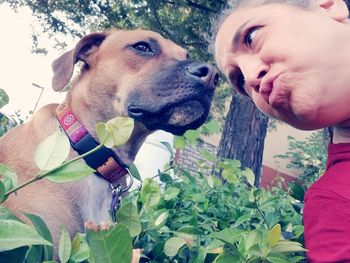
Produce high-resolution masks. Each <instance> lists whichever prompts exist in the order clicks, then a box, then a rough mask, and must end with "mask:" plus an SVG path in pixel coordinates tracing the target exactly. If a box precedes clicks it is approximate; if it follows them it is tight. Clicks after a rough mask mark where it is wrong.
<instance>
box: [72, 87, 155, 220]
mask: <svg viewBox="0 0 350 263" xmlns="http://www.w3.org/2000/svg"><path fill="white" fill-rule="evenodd" d="M77 97H79V98H77ZM73 98H74V103H72V100H73ZM95 100H96V98H93V99H92V98H86V94H84V93H80V92H79V89H78V87H75V88H72V89H71V91H70V92H69V93H68V95H67V98H66V103H67V105H68V106H69V107H70V108H71V110H72V112H73V113H74V115H76V116H77V118H78V119H79V120H80V123H81V124H82V125H84V127H85V128H86V129H87V130H88V131H89V133H90V134H91V135H92V136H93V137H94V138H95V139H96V140H97V141H98V139H97V136H96V130H95V129H96V128H95V127H96V124H97V122H96V121H95V120H100V121H108V120H109V119H111V118H114V117H117V116H113V112H115V110H113V109H112V107H113V103H112V102H107V103H103V106H104V108H103V110H102V109H99V108H96V107H97V106H96V105H100V104H101V103H96V102H95ZM91 109H94V110H93V111H92V110H91ZM87 112H89V114H90V115H87V114H85V113H87ZM106 112H108V114H106ZM103 113H104V114H103ZM91 114H95V116H91ZM114 114H115V113H114ZM149 134H150V132H149V131H148V130H147V129H146V128H145V127H144V126H143V125H142V124H140V123H135V128H134V130H133V132H132V135H131V137H130V139H129V140H128V142H127V143H126V144H124V145H123V146H121V147H118V148H114V149H113V151H114V152H115V153H116V155H117V156H118V158H119V159H120V160H121V161H122V163H123V164H125V165H126V166H129V165H130V164H131V163H132V162H133V161H134V159H135V157H136V154H137V152H138V150H139V148H140V147H141V145H142V143H143V142H144V140H145V139H146V137H147V136H148V135H149ZM122 181H123V182H121V183H122V184H125V179H122ZM81 184H83V185H79V186H78V187H79V189H85V191H83V192H81V191H80V192H81V193H80V194H81V196H80V198H78V199H80V200H81V202H79V206H80V209H81V216H82V221H83V222H86V221H89V220H91V221H94V222H101V221H108V220H109V219H110V217H109V213H108V211H109V206H110V202H111V199H112V189H111V187H110V184H109V182H108V181H106V180H105V179H102V178H101V177H98V176H96V175H95V174H91V175H90V176H88V177H87V178H86V179H85V180H82V182H81ZM77 192H78V191H77Z"/></svg>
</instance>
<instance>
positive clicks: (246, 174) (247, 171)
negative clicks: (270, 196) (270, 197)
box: [242, 168, 255, 185]
mask: <svg viewBox="0 0 350 263" xmlns="http://www.w3.org/2000/svg"><path fill="white" fill-rule="evenodd" d="M242 175H243V176H244V177H245V178H246V179H247V181H248V183H249V184H250V185H254V181H255V175H254V172H253V171H252V170H251V169H249V168H245V169H244V171H242Z"/></svg>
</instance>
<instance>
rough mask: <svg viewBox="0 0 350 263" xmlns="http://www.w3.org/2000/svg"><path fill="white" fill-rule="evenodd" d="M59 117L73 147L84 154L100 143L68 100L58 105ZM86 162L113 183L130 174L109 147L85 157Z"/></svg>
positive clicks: (80, 153) (97, 173) (57, 112)
mask: <svg viewBox="0 0 350 263" xmlns="http://www.w3.org/2000/svg"><path fill="white" fill-rule="evenodd" d="M56 114H57V118H58V121H59V123H60V126H61V128H62V129H63V130H64V131H65V133H66V134H67V136H68V138H69V141H70V144H71V145H72V148H73V149H74V150H75V151H76V152H77V153H78V154H79V155H82V154H84V153H86V152H88V151H90V150H92V149H94V148H95V147H97V146H98V145H99V143H98V142H97V141H96V140H95V139H94V138H93V137H92V136H91V134H90V133H89V132H88V130H87V129H86V128H85V127H84V125H82V124H81V123H80V122H79V120H78V118H77V116H76V115H75V114H74V113H73V111H72V110H71V109H70V107H69V106H68V105H67V103H66V102H63V103H62V104H60V105H59V106H58V107H57V110H56ZM84 160H85V162H86V163H87V165H89V166H90V167H91V168H93V169H95V170H96V172H95V174H96V175H98V176H100V177H102V178H104V179H106V180H107V181H108V182H110V183H111V184H113V183H115V182H117V181H118V180H120V179H121V178H122V177H124V176H125V175H127V174H128V170H127V167H126V166H125V165H121V162H120V160H119V159H118V157H117V155H116V154H115V153H114V152H113V151H112V150H111V149H109V148H107V147H104V146H103V147H102V148H100V149H99V150H97V151H95V152H93V153H92V154H89V155H88V156H86V157H84Z"/></svg>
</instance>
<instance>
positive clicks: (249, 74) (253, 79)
mask: <svg viewBox="0 0 350 263" xmlns="http://www.w3.org/2000/svg"><path fill="white" fill-rule="evenodd" d="M241 71H242V73H243V75H244V78H245V81H246V85H247V86H248V87H251V88H252V89H253V90H254V91H255V92H259V89H260V83H261V80H262V78H263V77H264V76H265V75H266V74H267V72H268V66H267V65H266V64H264V63H262V62H261V61H259V60H248V61H246V63H244V65H243V66H242V67H241Z"/></svg>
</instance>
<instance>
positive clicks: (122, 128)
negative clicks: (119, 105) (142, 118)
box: [107, 117, 134, 147]
mask: <svg viewBox="0 0 350 263" xmlns="http://www.w3.org/2000/svg"><path fill="white" fill-rule="evenodd" d="M107 125H109V127H111V129H112V133H113V138H114V145H115V146H116V147H119V146H121V145H123V144H125V143H126V142H127V141H128V140H129V138H130V136H131V133H132V131H133V130H134V119H132V118H129V117H117V118H114V119H111V120H109V121H108V122H107Z"/></svg>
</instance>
